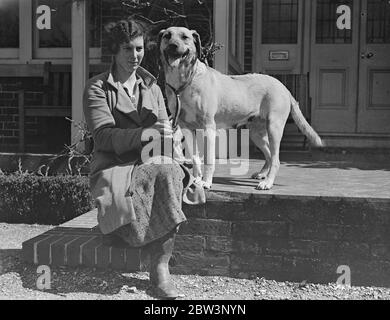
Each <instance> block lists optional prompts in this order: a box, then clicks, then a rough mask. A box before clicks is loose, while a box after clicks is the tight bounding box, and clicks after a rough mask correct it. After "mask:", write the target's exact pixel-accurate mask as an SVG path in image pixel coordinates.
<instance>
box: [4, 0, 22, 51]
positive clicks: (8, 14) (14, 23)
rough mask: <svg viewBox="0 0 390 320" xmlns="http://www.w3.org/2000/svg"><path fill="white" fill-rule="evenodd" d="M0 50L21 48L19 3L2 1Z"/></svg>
mask: <svg viewBox="0 0 390 320" xmlns="http://www.w3.org/2000/svg"><path fill="white" fill-rule="evenodd" d="M0 48H19V1H16V0H1V1H0Z"/></svg>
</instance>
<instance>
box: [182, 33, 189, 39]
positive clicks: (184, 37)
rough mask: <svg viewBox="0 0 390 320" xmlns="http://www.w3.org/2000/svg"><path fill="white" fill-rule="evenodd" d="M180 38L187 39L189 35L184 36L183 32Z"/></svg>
mask: <svg viewBox="0 0 390 320" xmlns="http://www.w3.org/2000/svg"><path fill="white" fill-rule="evenodd" d="M181 38H182V39H183V40H187V39H189V38H190V37H188V36H186V35H185V34H183V35H182V37H181Z"/></svg>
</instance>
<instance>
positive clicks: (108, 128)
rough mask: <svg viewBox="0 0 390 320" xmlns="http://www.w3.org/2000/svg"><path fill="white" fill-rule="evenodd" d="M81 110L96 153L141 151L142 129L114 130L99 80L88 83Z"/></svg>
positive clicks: (113, 123) (112, 120) (112, 118)
mask: <svg viewBox="0 0 390 320" xmlns="http://www.w3.org/2000/svg"><path fill="white" fill-rule="evenodd" d="M83 109H84V116H85V120H86V121H87V125H88V128H89V130H90V131H91V132H92V136H93V139H94V145H95V150H96V151H105V152H115V153H116V154H117V155H122V154H124V153H126V152H130V151H135V150H138V151H140V150H141V149H142V144H141V135H142V130H143V128H142V127H140V128H136V129H121V128H115V120H114V117H113V116H112V114H111V110H110V108H109V106H108V104H107V97H106V93H105V91H104V90H103V88H102V82H99V80H95V81H90V82H89V83H88V84H87V86H86V88H85V90H84V99H83Z"/></svg>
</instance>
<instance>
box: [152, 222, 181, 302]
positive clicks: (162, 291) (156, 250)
mask: <svg viewBox="0 0 390 320" xmlns="http://www.w3.org/2000/svg"><path fill="white" fill-rule="evenodd" d="M175 236H176V229H174V230H173V231H171V232H169V233H168V234H167V235H165V236H164V237H162V238H160V239H158V240H156V241H153V242H152V243H150V244H149V248H148V249H149V252H150V273H149V277H150V282H151V284H152V285H153V286H154V288H155V290H156V293H157V295H158V296H159V297H161V298H165V299H175V298H177V296H178V293H177V291H176V288H175V286H174V284H173V282H172V280H171V276H170V273H169V260H170V259H171V257H172V253H173V248H174V243H175Z"/></svg>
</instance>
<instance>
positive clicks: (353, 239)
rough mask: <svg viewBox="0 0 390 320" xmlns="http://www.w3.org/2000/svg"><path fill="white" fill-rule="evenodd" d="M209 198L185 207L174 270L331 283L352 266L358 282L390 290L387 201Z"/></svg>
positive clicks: (354, 282)
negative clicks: (343, 268)
mask: <svg viewBox="0 0 390 320" xmlns="http://www.w3.org/2000/svg"><path fill="white" fill-rule="evenodd" d="M208 196H209V198H208V202H207V204H206V205H204V206H201V207H198V208H193V207H186V208H185V212H186V215H187V216H188V217H189V223H188V224H186V225H184V226H183V227H182V228H181V230H180V233H179V235H178V237H177V245H176V252H175V255H174V259H173V261H172V268H173V269H174V270H175V271H176V272H179V273H188V274H189V273H198V274H201V275H215V274H218V275H231V276H238V277H256V276H258V277H266V278H269V279H274V280H280V281H284V280H289V281H299V282H300V281H303V280H308V281H313V282H322V283H329V282H336V280H337V278H338V277H339V276H340V275H339V274H337V268H338V267H339V266H341V265H348V266H349V267H350V269H351V280H352V285H378V286H383V285H386V286H389V285H390V232H389V231H390V203H389V202H384V201H380V200H378V201H368V200H365V199H345V198H344V199H341V198H340V199H336V198H320V197H318V198H300V199H298V198H296V199H294V198H288V197H285V198H284V197H280V196H278V198H277V199H276V198H269V197H268V198H266V197H263V196H261V195H258V196H255V195H242V196H239V195H237V194H235V195H234V194H229V193H226V192H224V193H220V192H212V193H210V194H209V195H208Z"/></svg>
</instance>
